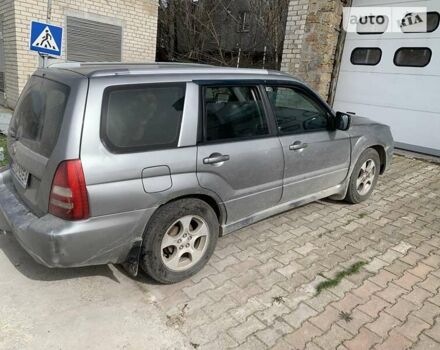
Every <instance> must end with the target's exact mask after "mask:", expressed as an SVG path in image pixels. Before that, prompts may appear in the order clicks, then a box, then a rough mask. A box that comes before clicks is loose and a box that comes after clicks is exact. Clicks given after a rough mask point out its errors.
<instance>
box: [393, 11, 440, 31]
mask: <svg viewBox="0 0 440 350" xmlns="http://www.w3.org/2000/svg"><path fill="white" fill-rule="evenodd" d="M439 23H440V14H439V13H438V12H428V13H409V14H407V15H406V16H405V18H403V19H402V23H401V26H400V27H401V29H402V32H404V33H432V32H434V31H435V30H437V28H438V26H439Z"/></svg>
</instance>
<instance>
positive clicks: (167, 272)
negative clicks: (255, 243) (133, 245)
mask: <svg viewBox="0 0 440 350" xmlns="http://www.w3.org/2000/svg"><path fill="white" fill-rule="evenodd" d="M218 236H219V223H218V219H217V215H216V214H215V212H214V210H213V209H212V207H211V206H210V205H208V204H207V203H206V202H204V201H202V200H200V199H196V198H185V199H181V200H176V201H174V202H170V203H168V204H166V205H164V206H162V207H160V208H159V209H158V210H157V211H156V213H155V214H154V215H153V217H152V218H151V219H150V222H149V224H148V227H147V229H146V232H145V236H144V241H143V245H142V255H141V261H140V265H141V268H142V269H143V270H144V271H145V272H146V273H147V274H148V275H150V276H151V277H152V278H153V279H155V280H156V281H158V282H160V283H164V284H171V283H177V282H180V281H183V280H185V279H187V278H189V277H191V276H193V275H195V274H196V273H197V272H199V271H200V270H201V269H202V268H203V267H204V266H205V265H206V263H207V262H208V261H209V259H210V258H211V256H212V254H213V253H214V249H215V246H216V244H217V239H218Z"/></svg>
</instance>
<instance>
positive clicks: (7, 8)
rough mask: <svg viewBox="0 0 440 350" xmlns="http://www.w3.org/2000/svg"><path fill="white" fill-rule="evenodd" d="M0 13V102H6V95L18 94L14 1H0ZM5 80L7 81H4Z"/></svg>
mask: <svg viewBox="0 0 440 350" xmlns="http://www.w3.org/2000/svg"><path fill="white" fill-rule="evenodd" d="M0 14H2V18H3V45H4V68H5V91H4V93H2V94H1V95H2V96H0V103H3V102H6V101H5V100H6V96H17V95H18V91H19V90H18V77H17V74H16V72H17V69H18V67H17V51H16V40H15V32H16V28H15V19H14V1H7V0H2V1H0ZM6 82H7V83H6Z"/></svg>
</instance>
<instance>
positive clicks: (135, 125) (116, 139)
mask: <svg viewBox="0 0 440 350" xmlns="http://www.w3.org/2000/svg"><path fill="white" fill-rule="evenodd" d="M184 100H185V84H148V85H134V86H116V87H110V88H107V89H106V91H105V92H104V100H103V113H102V125H101V136H102V138H103V139H104V141H105V143H106V144H107V146H109V147H110V149H111V150H112V151H116V152H130V151H142V150H147V149H161V148H170V147H176V146H177V142H178V138H179V132H180V124H181V119H182V114H183V105H184Z"/></svg>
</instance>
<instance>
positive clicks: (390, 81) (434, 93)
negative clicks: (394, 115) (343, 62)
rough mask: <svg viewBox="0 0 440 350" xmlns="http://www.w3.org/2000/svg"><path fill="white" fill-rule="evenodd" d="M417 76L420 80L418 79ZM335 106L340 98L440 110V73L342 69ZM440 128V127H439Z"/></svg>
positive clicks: (407, 107)
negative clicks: (346, 70)
mask: <svg viewBox="0 0 440 350" xmlns="http://www.w3.org/2000/svg"><path fill="white" fill-rule="evenodd" d="M415 79H416V80H415ZM338 84H339V86H340V87H341V88H339V89H338V91H337V94H336V99H335V106H337V105H338V103H339V102H347V101H350V102H353V103H362V104H367V105H371V106H383V107H391V108H400V109H401V108H404V109H405V108H406V109H409V110H413V111H424V112H431V113H437V114H440V103H437V101H438V98H439V84H440V77H437V76H417V77H416V78H415V77H414V76H411V75H397V74H382V73H371V72H369V73H365V72H341V73H340V75H339V83H338ZM439 131H440V130H439Z"/></svg>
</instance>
